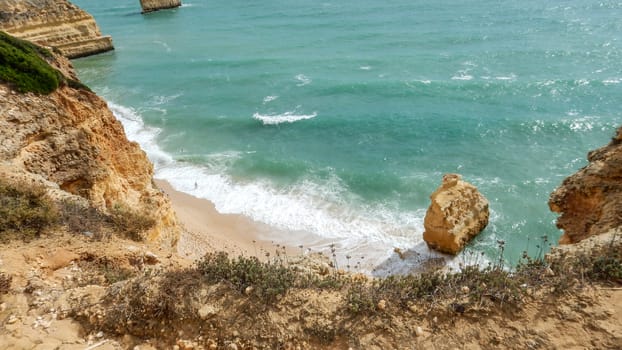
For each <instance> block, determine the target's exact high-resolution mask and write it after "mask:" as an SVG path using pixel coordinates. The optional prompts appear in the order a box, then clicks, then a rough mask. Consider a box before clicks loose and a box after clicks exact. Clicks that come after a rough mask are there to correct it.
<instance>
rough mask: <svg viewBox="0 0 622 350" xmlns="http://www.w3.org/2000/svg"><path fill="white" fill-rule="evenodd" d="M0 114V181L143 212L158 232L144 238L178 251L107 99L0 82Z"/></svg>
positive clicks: (136, 149) (142, 159)
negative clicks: (38, 90)
mask: <svg viewBox="0 0 622 350" xmlns="http://www.w3.org/2000/svg"><path fill="white" fill-rule="evenodd" d="M55 60H57V61H62V60H65V61H67V62H66V63H65V64H66V65H69V63H68V60H67V59H65V58H63V57H61V56H58V55H56V56H55ZM0 111H2V118H0V176H2V177H4V178H12V179H14V180H20V179H21V180H22V181H31V182H33V183H39V184H43V185H45V186H46V187H47V188H49V191H48V193H49V194H51V193H54V195H55V196H57V197H58V198H63V197H62V196H73V197H77V198H83V199H86V200H88V202H89V204H90V205H92V206H94V207H96V208H98V209H101V210H102V211H111V210H113V209H114V208H115V207H116V206H118V205H121V206H123V207H127V208H132V209H133V210H135V211H137V212H141V213H148V214H149V215H150V216H151V217H152V218H153V219H155V226H154V227H153V228H152V229H150V230H149V231H148V232H146V233H145V236H144V237H143V238H146V239H148V240H150V241H157V242H159V243H161V244H162V245H163V246H173V245H175V244H176V241H177V238H178V235H179V227H178V226H177V219H176V217H175V214H174V212H173V210H172V208H171V204H170V202H169V200H168V198H167V197H166V196H165V195H164V194H163V193H162V192H161V191H160V190H159V189H158V188H157V187H156V186H155V185H154V183H153V181H152V179H153V165H152V164H151V163H150V162H149V160H148V159H147V156H146V154H145V152H144V151H143V150H141V149H140V146H139V145H138V144H137V143H135V142H130V141H129V140H128V139H127V137H126V135H125V132H124V130H123V126H122V125H121V123H120V122H119V121H118V120H117V119H116V118H115V116H114V115H113V114H112V112H111V111H110V110H109V109H108V107H107V105H106V102H105V101H104V100H102V99H101V98H99V97H98V96H97V95H95V94H94V93H92V92H90V91H87V90H83V89H74V88H71V87H69V86H64V87H60V88H58V89H57V90H56V91H54V92H53V93H51V94H49V95H35V94H31V93H29V94H19V93H15V92H14V91H13V90H11V88H10V87H9V86H7V85H6V84H3V83H0Z"/></svg>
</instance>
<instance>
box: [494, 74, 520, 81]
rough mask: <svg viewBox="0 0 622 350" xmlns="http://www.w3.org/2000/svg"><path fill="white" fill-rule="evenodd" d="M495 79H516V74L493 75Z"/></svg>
mask: <svg viewBox="0 0 622 350" xmlns="http://www.w3.org/2000/svg"><path fill="white" fill-rule="evenodd" d="M495 79H496V80H516V74H514V73H511V74H510V75H507V76H498V77H495Z"/></svg>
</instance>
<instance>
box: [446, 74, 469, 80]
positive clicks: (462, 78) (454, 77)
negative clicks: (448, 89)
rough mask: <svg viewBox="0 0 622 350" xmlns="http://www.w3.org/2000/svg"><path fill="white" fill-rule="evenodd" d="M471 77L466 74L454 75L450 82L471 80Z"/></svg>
mask: <svg viewBox="0 0 622 350" xmlns="http://www.w3.org/2000/svg"><path fill="white" fill-rule="evenodd" d="M472 79H473V76H472V75H468V74H461V75H454V76H453V77H451V80H472Z"/></svg>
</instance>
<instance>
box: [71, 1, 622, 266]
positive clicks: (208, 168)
mask: <svg viewBox="0 0 622 350" xmlns="http://www.w3.org/2000/svg"><path fill="white" fill-rule="evenodd" d="M73 2H75V3H76V4H77V5H79V6H81V7H82V8H84V9H85V10H87V11H89V12H90V13H91V14H93V15H94V17H95V18H96V20H97V21H98V23H99V25H100V27H101V29H102V32H103V33H105V34H110V35H112V36H113V40H114V44H115V46H116V51H114V52H111V53H107V54H102V55H98V56H94V57H89V58H84V59H79V60H76V61H74V64H75V66H76V68H77V71H78V74H79V76H80V78H81V79H82V80H83V81H84V82H85V83H86V84H87V85H89V86H90V87H91V88H93V90H94V91H96V92H97V93H98V94H99V95H101V96H103V97H104V98H105V99H106V100H107V101H108V103H109V106H110V107H111V109H112V110H113V112H114V113H115V114H116V115H117V117H118V118H120V119H121V120H122V121H123V123H124V125H125V127H126V131H127V133H128V135H129V137H130V138H131V139H134V140H137V141H138V142H140V143H141V145H142V146H143V148H144V149H145V150H146V151H147V153H148V155H149V157H150V158H151V160H152V161H153V162H154V163H155V166H156V177H158V178H163V179H166V180H168V181H169V182H170V183H171V184H172V185H173V186H174V187H175V188H176V189H178V190H181V191H184V192H188V193H191V194H193V195H195V196H198V197H203V198H207V199H209V200H211V201H213V202H214V203H215V204H216V207H217V209H218V210H219V211H221V212H223V213H241V214H244V215H247V216H249V217H252V218H254V219H256V220H258V221H261V222H264V223H267V224H270V225H272V226H274V227H276V228H279V229H281V230H285V231H287V232H289V237H287V238H286V239H287V240H288V242H283V243H289V244H292V245H297V244H299V243H303V242H302V240H303V238H302V237H306V236H309V234H310V235H311V236H315V237H318V238H322V239H318V242H319V241H322V242H324V243H326V242H334V243H335V244H336V246H337V247H338V250H339V252H340V253H341V255H343V256H345V255H350V256H353V259H356V258H357V256H358V255H362V254H368V255H370V256H371V257H372V261H373V264H379V263H381V262H382V261H384V260H385V259H387V258H389V257H390V256H392V255H395V254H394V253H393V248H394V247H398V248H400V249H402V250H405V251H406V250H411V249H412V250H414V251H419V252H421V253H422V254H428V253H427V252H426V250H425V246H424V245H423V244H422V238H421V235H422V232H423V217H424V215H425V211H426V209H427V207H428V205H429V195H430V194H431V193H432V192H433V191H434V189H435V188H436V187H437V186H438V185H439V184H440V181H441V177H442V175H443V174H444V173H449V172H457V173H460V174H462V175H463V177H464V179H465V180H466V181H469V182H471V183H473V184H475V185H476V186H477V187H478V188H479V189H480V191H481V192H482V193H483V194H484V195H485V196H486V197H487V198H488V199H489V200H490V207H491V210H492V213H491V222H490V224H489V226H488V227H487V228H486V230H485V231H484V232H483V233H482V234H481V235H480V236H479V237H478V238H477V239H476V240H475V242H474V243H473V244H472V245H471V247H470V249H471V251H475V252H477V253H479V252H484V254H485V255H486V256H488V257H489V258H491V259H492V258H494V257H495V254H496V251H497V249H496V247H497V241H498V240H504V241H505V246H506V257H507V259H508V261H510V262H511V261H516V259H517V258H518V257H519V256H520V254H521V252H522V251H524V250H526V249H528V250H530V251H531V252H532V253H535V252H536V251H537V250H538V248H537V245H538V244H539V243H540V240H541V237H542V236H547V237H548V239H549V240H550V241H556V240H557V239H558V238H559V236H560V234H561V233H560V232H559V230H557V229H556V227H555V224H554V221H555V217H556V216H555V215H554V214H552V213H550V212H549V210H548V206H547V200H548V196H549V193H550V192H551V191H552V190H553V189H554V188H555V187H556V186H557V185H558V184H560V183H561V181H562V180H563V179H564V178H565V177H566V176H568V175H570V174H571V173H573V172H575V171H576V170H577V169H579V168H580V167H582V166H584V165H585V164H586V160H585V158H586V154H587V152H588V151H589V150H591V149H594V148H597V147H600V146H602V145H604V144H606V143H607V142H608V141H609V139H610V138H611V136H613V134H614V130H615V128H616V127H617V126H619V125H621V124H622V108H621V107H622V103H621V102H622V84H621V81H622V63H621V62H622V2H620V1H607V0H603V1H588V0H571V1H540V0H538V1H535V0H526V1H505V0H496V1H491V0H481V1H474V0H449V1H430V0H422V1H406V0H388V1H371V0H356V1H352V0H341V1H302V0H289V1H280V0H265V1H261V2H254V1H238V0H229V1H226V2H225V1H204V0H185V1H183V2H184V5H183V6H182V7H181V8H178V9H174V10H167V11H161V12H157V13H152V14H148V15H141V14H140V6H139V2H138V0H133V1H128V0H108V1H98V0H74V1H73ZM195 184H196V185H195ZM267 238H268V239H270V237H267ZM249 239H251V238H249ZM324 243H323V244H324ZM316 248H317V249H321V248H322V246H318V247H316ZM323 248H326V246H325V245H324V246H323Z"/></svg>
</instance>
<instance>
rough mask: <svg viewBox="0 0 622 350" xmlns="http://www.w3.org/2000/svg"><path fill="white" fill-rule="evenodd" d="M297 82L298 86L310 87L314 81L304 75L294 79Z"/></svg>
mask: <svg viewBox="0 0 622 350" xmlns="http://www.w3.org/2000/svg"><path fill="white" fill-rule="evenodd" d="M294 78H295V79H296V80H298V81H299V83H298V84H296V86H305V85H309V84H311V82H312V81H313V80H311V78H309V77H308V76H306V75H304V74H298V75H297V76H295V77H294Z"/></svg>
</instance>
